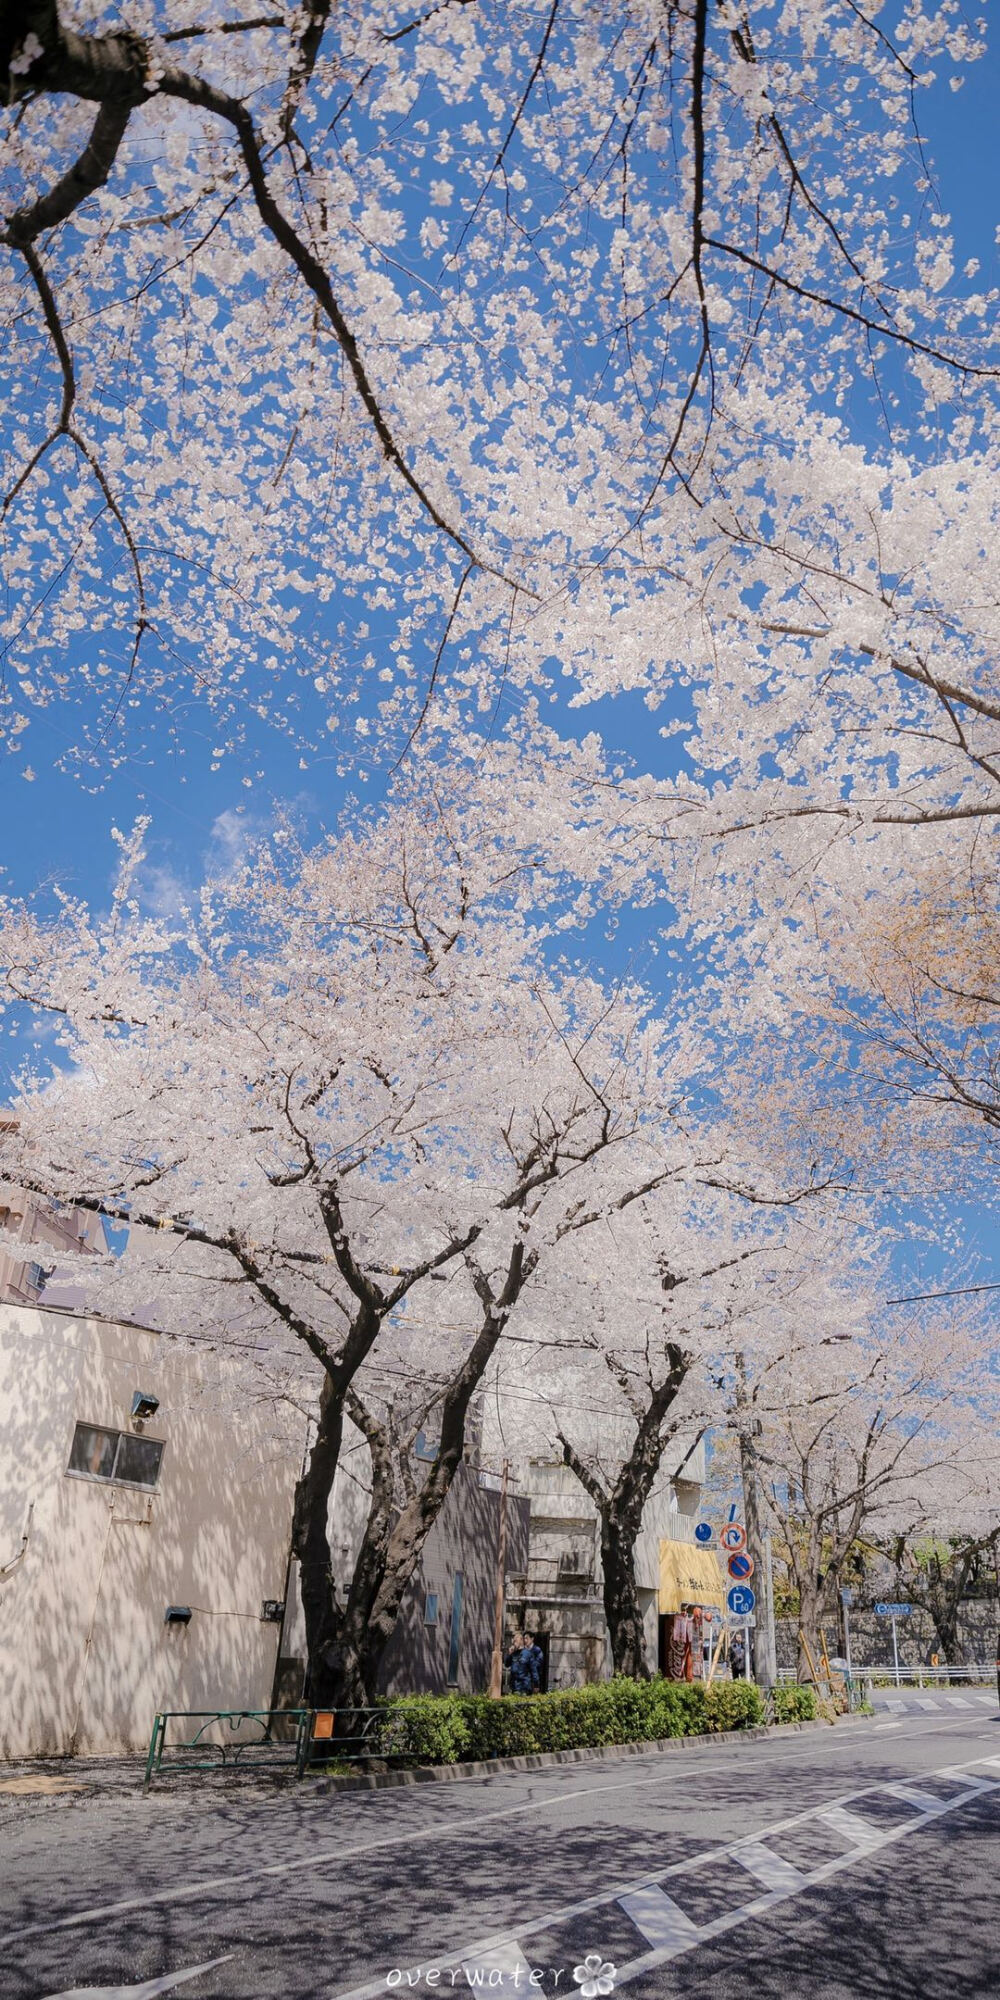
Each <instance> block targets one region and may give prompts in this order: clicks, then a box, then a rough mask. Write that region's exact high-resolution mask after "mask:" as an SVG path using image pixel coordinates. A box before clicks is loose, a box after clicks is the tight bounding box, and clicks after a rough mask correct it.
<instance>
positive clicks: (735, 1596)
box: [726, 1583, 757, 1618]
mask: <svg viewBox="0 0 1000 2000" xmlns="http://www.w3.org/2000/svg"><path fill="white" fill-rule="evenodd" d="M726 1603H727V1604H728V1606H729V1609H730V1611H731V1612H732V1613H733V1616H734V1618H748V1617H749V1616H750V1613H751V1611H755V1610H756V1609H757V1598H756V1596H755V1594H754V1592H753V1591H752V1590H751V1588H750V1585H749V1584H748V1583H734V1584H733V1587H732V1589H731V1590H730V1591H728V1592H727V1593H726Z"/></svg>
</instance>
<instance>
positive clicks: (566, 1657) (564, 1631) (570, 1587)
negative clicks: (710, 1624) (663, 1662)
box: [507, 1439, 705, 1688]
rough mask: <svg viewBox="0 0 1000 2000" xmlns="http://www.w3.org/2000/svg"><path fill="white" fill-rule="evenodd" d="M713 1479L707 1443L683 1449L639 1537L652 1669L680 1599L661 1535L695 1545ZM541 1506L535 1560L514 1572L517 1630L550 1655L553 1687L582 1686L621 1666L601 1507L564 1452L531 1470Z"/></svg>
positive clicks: (511, 1623) (535, 1517)
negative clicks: (607, 1598) (608, 1612)
mask: <svg viewBox="0 0 1000 2000" xmlns="http://www.w3.org/2000/svg"><path fill="white" fill-rule="evenodd" d="M704 1479H705V1446H704V1444H703V1443H702V1442H699V1443H697V1444H694V1445H693V1446H692V1444H691V1443H690V1440H689V1441H688V1442H687V1444H684V1443H683V1442H682V1441H681V1440H680V1439H678V1440H677V1441H676V1444H675V1446H674V1456H673V1463H672V1466H671V1465H669V1464H668V1465H665V1466H664V1468H663V1470H662V1472H661V1476H660V1480H659V1482H658V1484H657V1486H656V1488H655V1489H654V1491H653V1493H652V1494H651V1495H650V1498H649V1501H648V1503H647V1505H646V1510H645V1513H644V1514H643V1519H642V1529H641V1532H640V1535H639V1539H638V1542H637V1544H636V1577H637V1581H638V1586H639V1603H640V1605H641V1608H642V1612H643V1621H644V1626H645V1634H646V1658H647V1662H648V1665H649V1668H650V1671H651V1672H653V1673H655V1672H656V1670H657V1667H658V1665H659V1664H660V1657H661V1643H662V1641H661V1634H662V1621H663V1618H664V1616H665V1615H667V1614H668V1613H670V1612H672V1611H675V1610H679V1609H680V1605H679V1603H677V1604H673V1603H672V1602H671V1603H670V1604H669V1605H667V1604H666V1603H662V1602H661V1590H660V1582H661V1566H660V1543H661V1541H668V1542H677V1543H681V1544H685V1545H687V1544H691V1545H692V1553H693V1554H694V1553H697V1552H696V1551H694V1548H693V1540H694V1524H695V1521H696V1519H697V1516H698V1508H699V1504H700V1498H701V1489H702V1485H703V1483H704ZM521 1488H522V1490H523V1491H526V1495H527V1498H528V1500H529V1502H530V1507H531V1533H530V1543H529V1553H528V1562H527V1564H526V1566H525V1569H524V1571H523V1573H521V1574H516V1575H515V1576H514V1577H513V1579H512V1584H511V1589H510V1592H509V1596H508V1621H507V1622H508V1629H509V1630H511V1631H513V1630H516V1629H517V1628H519V1627H524V1626H527V1628H528V1629H529V1630H530V1631H532V1632H534V1634H535V1636H536V1638H537V1639H538V1643H539V1645H540V1646H541V1648H542V1652H543V1654H544V1655H545V1659H546V1667H547V1684H548V1686H549V1687H550V1688H557V1687H580V1686H582V1685H583V1684H584V1683H585V1682H587V1681H596V1680H602V1679H604V1678H605V1677H606V1676H607V1675H609V1674H610V1673H611V1647H610V1642H609V1639H608V1628H607V1624H606V1621H605V1617H604V1608H603V1604H602V1599H601V1585H602V1577H601V1552H600V1551H601V1540H600V1524H599V1521H598V1516H597V1509H596V1507H595V1506H594V1503H593V1501H592V1500H591V1499H590V1498H589V1496H588V1495H587V1494H586V1493H585V1492H584V1490H583V1487H582V1486H581V1485H580V1482H579V1480H578V1479H577V1478H576V1477H575V1476H574V1474H573V1473H572V1472H571V1471H570V1469H569V1467H568V1466H566V1465H563V1464H562V1463H561V1461H559V1460H556V1459H542V1458H533V1459H531V1460H530V1461H529V1463H528V1466H527V1468H526V1471H525V1473H524V1475H523V1477H522V1481H521Z"/></svg>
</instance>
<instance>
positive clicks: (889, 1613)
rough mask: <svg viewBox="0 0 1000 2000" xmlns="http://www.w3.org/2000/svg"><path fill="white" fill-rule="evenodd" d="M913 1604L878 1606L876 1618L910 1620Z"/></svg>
mask: <svg viewBox="0 0 1000 2000" xmlns="http://www.w3.org/2000/svg"><path fill="white" fill-rule="evenodd" d="M912 1610H913V1606H912V1604H876V1606H875V1616H876V1618H908V1617H909V1615H910V1612H911V1611H912Z"/></svg>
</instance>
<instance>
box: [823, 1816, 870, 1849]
mask: <svg viewBox="0 0 1000 2000" xmlns="http://www.w3.org/2000/svg"><path fill="white" fill-rule="evenodd" d="M819 1818H820V1819H821V1820H823V1821H824V1822H825V1824H826V1825H827V1826H828V1827H831V1828H832V1830H833V1832H834V1833H839V1834H840V1835H842V1837H843V1839H844V1840H849V1841H850V1843H851V1846H852V1847H859V1848H864V1847H877V1846H878V1845H879V1843H880V1842H881V1841H882V1840H884V1838H885V1834H884V1832H883V1830H882V1828H881V1827H877V1826H873V1825H872V1822H871V1820H868V1819H859V1818H858V1815H857V1813H852V1812H845V1810H844V1807H843V1806H829V1807H827V1809H826V1810H825V1811H824V1812H821V1813H820V1814H819Z"/></svg>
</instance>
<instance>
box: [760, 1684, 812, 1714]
mask: <svg viewBox="0 0 1000 2000" xmlns="http://www.w3.org/2000/svg"><path fill="white" fill-rule="evenodd" d="M771 1699H772V1701H773V1703H774V1719H775V1722H815V1720H816V1717H817V1714H818V1712H819V1711H818V1709H817V1706H816V1689H815V1688H814V1687H808V1686H806V1685H803V1686H801V1687H800V1686H798V1685H797V1684H796V1683H794V1682H789V1683H786V1685H785V1686H784V1687H776V1688H775V1689H774V1690H773V1693H772V1697H771Z"/></svg>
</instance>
